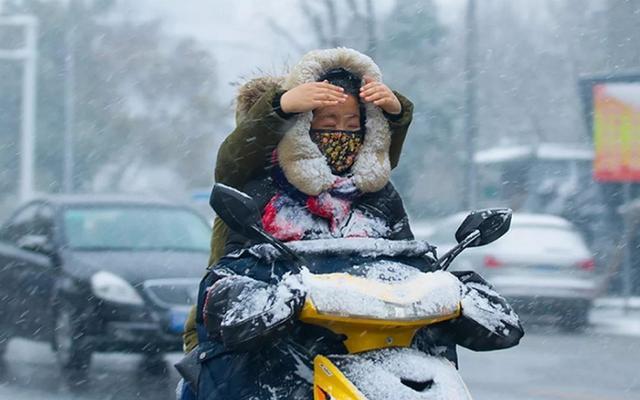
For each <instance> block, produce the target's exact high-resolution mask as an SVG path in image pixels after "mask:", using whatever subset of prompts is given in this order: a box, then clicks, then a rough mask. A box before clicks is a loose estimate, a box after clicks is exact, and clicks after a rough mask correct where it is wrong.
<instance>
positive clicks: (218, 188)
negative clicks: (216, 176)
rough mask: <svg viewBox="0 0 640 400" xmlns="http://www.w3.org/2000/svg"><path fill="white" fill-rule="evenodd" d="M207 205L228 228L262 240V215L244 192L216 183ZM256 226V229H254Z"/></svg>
mask: <svg viewBox="0 0 640 400" xmlns="http://www.w3.org/2000/svg"><path fill="white" fill-rule="evenodd" d="M209 205H211V208H213V210H214V211H215V212H216V214H217V215H218V217H220V218H221V219H222V220H223V221H224V223H225V224H227V226H229V228H231V229H232V230H234V231H236V232H238V233H241V234H242V235H244V236H246V237H248V238H250V239H253V240H257V241H260V242H262V241H264V237H263V235H261V234H260V233H259V231H260V230H262V216H261V215H260V211H259V210H258V205H257V204H256V202H255V201H254V200H253V199H252V198H251V197H250V196H248V195H246V194H245V193H242V192H241V191H239V190H236V189H234V188H232V187H230V186H226V185H223V184H220V183H216V184H215V185H214V186H213V190H212V191H211V197H210V198H209ZM256 228H258V229H256Z"/></svg>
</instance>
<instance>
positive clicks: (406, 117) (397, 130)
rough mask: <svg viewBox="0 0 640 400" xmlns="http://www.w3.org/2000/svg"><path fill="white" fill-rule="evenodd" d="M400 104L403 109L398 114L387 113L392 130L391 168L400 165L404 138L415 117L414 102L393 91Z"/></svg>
mask: <svg viewBox="0 0 640 400" xmlns="http://www.w3.org/2000/svg"><path fill="white" fill-rule="evenodd" d="M393 93H394V94H395V95H396V97H397V98H398V100H399V101H400V104H401V105H402V111H401V112H400V114H399V115H397V116H392V115H389V114H386V113H385V115H386V117H387V120H388V121H389V129H390V130H391V146H390V147H389V161H390V162H391V168H392V169H393V168H395V167H397V166H398V163H399V162H400V153H401V152H402V146H403V145H404V140H405V138H406V137H407V131H408V130H409V125H410V124H411V120H412V119H413V103H411V101H410V100H409V99H407V98H406V97H404V96H403V95H401V94H400V93H398V92H396V91H394V92H393Z"/></svg>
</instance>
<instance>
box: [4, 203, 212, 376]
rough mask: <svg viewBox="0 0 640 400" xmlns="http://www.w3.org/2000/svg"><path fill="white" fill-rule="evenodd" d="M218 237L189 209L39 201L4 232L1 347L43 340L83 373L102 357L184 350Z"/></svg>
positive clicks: (12, 219) (64, 363)
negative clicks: (193, 306)
mask: <svg viewBox="0 0 640 400" xmlns="http://www.w3.org/2000/svg"><path fill="white" fill-rule="evenodd" d="M210 235H211V228H210V227H209V225H208V223H207V222H206V220H205V219H203V218H202V217H201V216H199V215H198V214H197V213H195V212H194V211H192V210H191V209H190V208H187V207H182V206H179V205H175V204H172V203H169V202H163V201H157V200H149V199H148V198H140V197H130V196H95V195H77V196H52V197H43V198H40V199H36V200H33V201H30V202H29V203H27V204H25V205H23V206H22V207H20V208H19V209H18V210H17V211H16V212H15V213H14V214H13V215H12V216H11V217H10V218H9V219H8V220H7V221H6V223H4V225H3V226H2V227H1V228H0V299H1V301H2V302H1V303H0V327H1V328H0V329H1V330H0V332H1V335H2V336H4V337H1V338H0V344H1V345H0V347H6V343H7V340H8V338H11V337H24V338H29V339H35V340H44V341H47V342H50V343H51V344H52V347H53V348H54V350H55V351H56V353H57V356H58V360H59V363H60V365H61V366H62V367H64V368H67V369H78V370H82V369H84V367H86V366H88V365H89V363H90V360H91V354H92V353H93V352H100V351H126V352H140V353H144V354H146V355H148V356H149V357H150V358H151V357H156V358H155V359H161V358H159V357H157V356H160V355H162V353H163V352H166V351H178V350H181V348H182V340H181V333H182V331H183V325H184V322H185V320H186V317H187V314H188V311H189V307H190V305H191V304H193V303H194V302H195V299H196V294H197V289H198V284H199V281H200V279H201V277H202V275H203V272H204V269H205V267H206V266H207V258H208V252H209V238H210ZM0 350H2V349H0Z"/></svg>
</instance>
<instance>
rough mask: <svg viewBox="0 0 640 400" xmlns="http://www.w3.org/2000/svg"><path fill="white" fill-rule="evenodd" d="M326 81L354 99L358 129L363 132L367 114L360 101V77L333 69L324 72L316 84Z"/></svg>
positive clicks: (342, 69)
mask: <svg viewBox="0 0 640 400" xmlns="http://www.w3.org/2000/svg"><path fill="white" fill-rule="evenodd" d="M322 81H328V82H329V83H330V84H332V85H336V86H340V87H341V88H343V89H344V91H345V93H347V94H350V95H352V96H353V97H355V98H356V100H357V102H358V106H359V108H360V129H362V130H363V131H364V128H365V122H366V121H367V113H366V109H365V106H364V103H363V102H362V100H361V99H360V87H361V86H362V77H359V76H358V75H356V74H354V73H352V72H351V71H348V70H346V69H344V68H342V67H340V68H334V69H331V70H329V71H327V72H325V73H324V74H323V75H322V76H321V77H320V79H318V82H322Z"/></svg>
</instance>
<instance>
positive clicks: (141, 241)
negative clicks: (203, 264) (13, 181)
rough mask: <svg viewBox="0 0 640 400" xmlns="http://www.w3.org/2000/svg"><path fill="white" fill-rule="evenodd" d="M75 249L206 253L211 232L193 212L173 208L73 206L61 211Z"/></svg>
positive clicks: (72, 246)
mask: <svg viewBox="0 0 640 400" xmlns="http://www.w3.org/2000/svg"><path fill="white" fill-rule="evenodd" d="M64 230H65V236H66V241H67V244H68V246H69V247H70V248H72V249H76V250H140V251H142V250H178V251H208V250H209V237H210V235H211V229H210V228H209V227H208V226H207V224H206V223H205V221H204V220H203V219H202V218H200V217H199V216H198V215H197V214H195V213H194V212H191V211H188V210H185V209H181V208H173V207H144V208H143V207H133V206H129V207H126V206H100V207H77V208H70V209H67V210H65V212H64Z"/></svg>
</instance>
